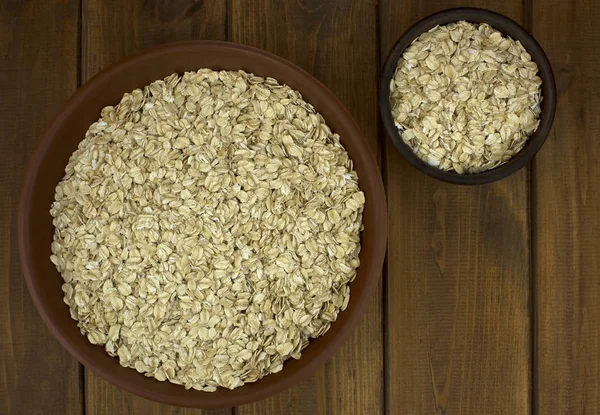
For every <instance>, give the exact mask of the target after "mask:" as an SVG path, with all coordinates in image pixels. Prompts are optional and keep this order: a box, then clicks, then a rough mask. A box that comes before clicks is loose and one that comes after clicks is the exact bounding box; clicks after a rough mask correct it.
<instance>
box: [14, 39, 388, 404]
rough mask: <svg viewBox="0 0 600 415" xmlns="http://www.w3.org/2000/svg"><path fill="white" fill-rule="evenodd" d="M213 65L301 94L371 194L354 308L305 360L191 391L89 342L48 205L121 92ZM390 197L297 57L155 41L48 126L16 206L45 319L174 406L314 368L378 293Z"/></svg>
mask: <svg viewBox="0 0 600 415" xmlns="http://www.w3.org/2000/svg"><path fill="white" fill-rule="evenodd" d="M202 67H207V68H212V69H229V70H237V69H244V70H246V71H248V72H253V73H255V74H256V75H260V76H271V77H274V78H276V79H278V80H279V81H280V82H283V83H286V84H288V85H290V86H291V87H292V88H294V89H297V90H298V91H300V92H301V93H302V95H303V96H304V98H305V99H306V100H307V101H308V102H310V103H312V104H313V105H314V106H315V108H316V109H317V110H318V111H319V112H320V113H321V114H322V115H323V117H324V118H325V120H326V121H327V123H328V124H329V126H330V127H331V128H332V130H333V131H336V132H337V133H339V134H340V136H341V140H342V143H343V145H344V146H345V148H346V149H347V151H348V153H349V154H350V156H351V157H352V159H353V160H354V167H355V169H356V171H357V173H358V176H359V180H360V187H361V189H362V190H363V191H364V193H365V195H366V207H365V211H364V231H363V232H362V252H361V254H360V260H361V265H360V268H359V270H358V275H357V277H356V279H355V280H354V282H352V284H351V290H350V291H351V298H350V302H349V304H348V308H347V309H346V310H345V311H343V312H342V313H340V315H339V318H338V319H337V320H336V321H335V322H334V323H333V324H332V326H331V329H330V330H329V331H328V332H327V333H326V334H325V335H324V336H322V337H320V338H318V339H315V340H313V341H312V342H311V343H310V345H309V346H308V347H307V348H306V349H305V351H304V352H303V354H302V357H301V358H300V359H299V360H293V359H291V360H288V361H287V362H286V363H285V364H284V368H283V370H282V371H281V372H279V373H276V374H272V375H269V376H266V377H264V378H262V379H260V380H259V381H257V382H254V383H250V384H247V385H244V386H242V387H240V388H237V389H234V390H227V389H219V390H217V391H216V392H212V393H210V392H199V391H195V390H186V389H185V388H184V387H182V386H178V385H175V384H171V383H169V382H160V381H158V380H155V379H153V378H148V377H145V376H144V375H142V374H140V373H138V372H137V371H136V370H133V369H129V368H123V367H121V366H120V365H119V362H118V359H116V358H112V357H110V356H109V355H108V354H107V353H106V352H105V351H104V349H103V347H101V346H94V345H92V344H91V343H90V342H89V341H88V340H87V338H86V337H84V336H83V335H82V334H81V333H80V331H79V329H78V328H77V323H76V322H75V321H74V320H72V319H71V317H70V315H69V310H68V307H67V306H66V305H65V304H64V303H63V293H62V290H61V284H62V278H61V276H60V274H59V273H58V272H57V271H56V269H55V267H54V265H53V264H52V263H51V262H50V259H49V257H50V243H51V241H52V235H53V232H54V227H53V225H52V220H51V219H52V218H51V216H50V214H49V210H50V205H51V203H52V201H53V200H54V188H55V186H56V185H57V183H58V182H59V181H60V180H61V178H62V177H63V175H64V168H65V166H66V164H67V161H68V159H69V156H70V155H71V153H73V151H74V150H75V149H76V148H77V145H78V143H79V142H80V141H81V140H82V138H83V137H84V134H85V132H86V130H87V129H88V127H89V126H90V124H92V123H93V122H94V121H96V120H97V119H98V117H99V114H100V110H101V109H102V108H103V107H104V106H106V105H109V104H110V105H114V104H116V103H118V102H119V100H120V98H121V97H122V95H123V93H125V92H130V91H132V90H133V89H135V88H140V87H143V86H145V85H148V84H149V83H151V82H152V81H154V80H156V79H161V78H164V77H165V76H168V75H169V74H171V73H174V72H179V73H182V72H184V71H190V70H197V69H199V68H202ZM386 227H387V220H386V200H385V193H384V189H383V183H382V180H381V177H380V173H379V169H378V167H377V162H376V160H375V158H374V156H373V154H372V152H371V150H370V149H369V146H368V145H367V142H366V140H365V138H364V137H363V134H362V132H361V131H360V128H359V127H358V125H357V124H356V122H355V121H354V120H353V119H352V116H351V115H350V113H349V112H348V111H347V110H346V109H345V108H344V106H343V105H342V103H341V102H340V101H339V100H338V99H337V98H336V97H335V96H334V95H333V94H332V93H331V92H330V91H329V90H328V89H327V88H325V86H324V85H322V84H321V83H320V82H319V81H317V80H316V79H315V78H313V77H312V76H311V75H309V74H308V73H307V72H305V71H303V70H302V69H300V68H298V67H297V66H295V65H292V64H291V63H289V62H287V61H285V60H284V59H281V58H279V57H277V56H274V55H272V54H269V53H266V52H264V51H261V50H258V49H254V48H251V47H247V46H241V45H237V44H233V43H227V42H216V41H192V42H182V43H174V44H169V45H164V46H160V47H157V48H153V49H150V50H147V51H144V52H142V53H139V54H137V55H134V56H132V57H130V58H128V59H126V60H124V61H123V62H121V63H119V64H117V65H113V66H111V67H109V68H107V69H105V70H104V71H102V72H101V73H99V74H98V75H96V76H95V77H94V78H93V79H91V80H90V81H89V82H87V83H86V84H85V85H84V86H83V87H81V88H80V89H79V90H78V91H77V92H76V93H75V94H74V95H73V97H72V98H71V99H70V100H69V101H68V103H67V104H66V106H65V107H64V108H63V109H62V111H61V112H60V113H59V114H58V116H57V117H56V119H55V120H54V122H53V123H52V124H51V125H50V127H49V128H48V130H47V131H46V133H45V134H44V136H43V137H42V140H41V143H40V144H39V147H38V149H37V151H36V153H35V155H34V156H33V159H32V160H31V163H30V165H29V168H28V170H27V174H26V178H25V184H24V187H23V192H22V195H21V203H20V209H19V224H18V228H19V248H20V253H21V264H22V267H23V271H24V275H25V280H26V282H27V286H28V287H29V292H30V293H31V296H32V298H33V301H34V303H35V305H36V307H37V309H38V311H39V313H40V314H41V316H42V318H43V319H44V321H45V322H46V324H47V325H48V327H49V328H50V330H51V331H52V333H54V335H55V336H56V338H57V339H58V340H59V341H60V342H61V343H62V345H63V346H64V347H65V348H66V349H67V350H68V351H69V352H70V353H71V354H72V355H73V356H74V357H75V358H76V359H77V360H79V361H80V362H81V363H83V364H84V365H85V366H86V367H87V368H89V369H91V370H92V371H93V372H94V373H96V374H97V375H99V376H101V377H103V378H104V379H106V380H108V381H109V382H112V383H114V384H115V385H117V386H119V387H121V388H123V389H125V390H127V391H129V392H132V393H135V394H137V395H140V396H143V397H145V398H148V399H152V400H156V401H159V402H163V403H166V404H171V405H179V406H189V407H225V406H233V405H240V404H245V403H249V402H252V401H257V400H259V399H263V398H266V397H268V396H270V395H273V394H276V393H278V392H280V391H282V390H284V389H286V388H289V387H290V386H292V385H293V384H295V383H297V382H299V381H300V380H302V379H304V378H306V377H308V376H310V375H311V374H312V373H314V372H315V371H316V370H317V369H318V368H319V367H320V366H321V365H323V364H324V363H325V361H326V360H327V359H328V358H329V357H331V356H332V355H333V354H334V352H335V351H336V350H337V349H338V348H339V347H340V345H341V344H342V343H343V342H344V340H345V339H347V338H348V336H349V335H350V333H351V332H352V329H353V328H354V327H355V326H356V324H357V322H358V321H359V319H360V317H361V316H362V315H363V314H364V312H365V309H366V307H367V303H368V301H369V299H370V298H371V296H372V294H373V293H374V292H375V290H376V287H377V284H378V281H379V276H380V273H381V269H382V265H383V257H384V254H385V248H386V236H387V229H386Z"/></svg>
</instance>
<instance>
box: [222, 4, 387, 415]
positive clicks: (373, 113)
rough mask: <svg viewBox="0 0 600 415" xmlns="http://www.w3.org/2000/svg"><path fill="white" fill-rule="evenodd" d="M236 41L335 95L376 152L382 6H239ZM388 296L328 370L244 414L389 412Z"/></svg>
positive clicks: (234, 6)
mask: <svg viewBox="0 0 600 415" xmlns="http://www.w3.org/2000/svg"><path fill="white" fill-rule="evenodd" d="M231 15H232V27H231V39H230V40H233V41H235V42H240V43H244V44H248V45H251V46H255V47H260V48H262V49H265V50H268V51H270V52H273V53H276V54H278V55H279V56H282V57H284V58H286V59H289V60H290V61H291V62H293V63H295V64H297V65H299V66H301V67H302V68H304V69H306V70H307V71H309V72H311V73H312V74H313V75H315V76H316V77H317V78H318V79H319V80H320V81H322V82H323V83H324V84H325V85H326V86H327V87H329V88H330V89H331V90H332V91H333V92H334V93H335V94H336V95H337V96H338V97H339V98H340V99H341V100H342V101H343V102H344V104H345V105H346V107H347V108H348V109H349V110H350V111H351V113H352V114H353V115H354V117H355V119H356V120H357V121H358V123H359V124H360V126H361V127H362V129H363V131H364V132H365V134H366V136H367V137H368V138H369V139H370V143H371V145H372V148H373V150H374V151H377V119H378V114H377V90H376V83H377V59H378V56H377V39H376V34H377V32H376V20H377V16H376V1H374V0H356V1H316V0H313V1H307V0H304V1H284V2H281V1H278V0H252V1H246V0H237V1H233V2H232V10H231ZM380 292H381V291H379V294H378V295H377V298H375V299H374V300H373V301H372V302H371V304H370V307H369V310H368V313H367V315H366V317H365V318H364V319H363V321H362V323H361V324H360V326H359V327H358V328H357V329H356V331H355V333H354V334H353V336H352V337H351V338H350V339H349V340H348V341H347V342H346V344H345V345H344V346H343V347H342V349H341V350H340V351H339V352H338V353H337V354H336V355H335V357H334V358H333V359H331V360H330V361H329V362H328V363H327V365H326V366H325V368H324V369H322V370H320V371H319V372H318V373H317V374H316V375H315V376H313V377H312V378H310V379H308V380H306V381H304V382H302V383H301V384H300V385H298V386H296V387H294V388H292V389H290V390H288V391H285V392H283V393H281V394H279V395H277V396H275V397H273V398H270V399H267V400H264V401H262V402H259V403H256V404H252V405H245V406H242V407H238V408H236V413H239V414H261V415H263V414H285V413H290V414H313V413H318V414H324V413H331V414H334V413H341V414H377V413H381V412H382V411H383V352H382V349H383V346H382V332H381V327H382V323H381V314H382V313H381V294H380Z"/></svg>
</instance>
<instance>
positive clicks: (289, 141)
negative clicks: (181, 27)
mask: <svg viewBox="0 0 600 415" xmlns="http://www.w3.org/2000/svg"><path fill="white" fill-rule="evenodd" d="M364 204H365V196H364V194H363V192H362V191H361V190H360V188H359V186H358V177H357V174H356V172H355V171H354V169H353V163H352V160H351V159H350V158H349V156H348V154H347V152H346V150H345V149H344V147H343V146H342V145H341V143H340V138H339V136H338V135H337V134H335V133H333V132H332V131H331V130H330V128H329V127H328V126H327V124H326V123H325V121H324V119H323V117H322V116H321V115H320V114H319V113H317V112H316V111H315V109H314V108H313V106H312V105H311V104H309V103H307V102H305V101H304V100H303V99H302V96H301V95H300V94H299V93H298V92H297V91H295V90H293V89H291V88H290V87H288V86H286V85H281V84H279V83H278V82H277V81H276V80H275V79H273V78H262V77H258V76H254V75H252V74H249V73H246V72H243V71H238V72H233V71H219V72H217V71H213V70H210V69H201V70H199V71H197V72H186V73H185V74H183V76H180V75H178V74H173V75H171V76H169V77H167V78H165V79H164V80H159V81H156V82H153V83H152V84H151V85H149V86H147V87H146V88H144V89H139V90H135V91H133V92H132V93H127V94H125V95H124V96H123V99H122V100H121V102H120V103H119V104H118V105H116V106H114V107H113V106H109V107H106V108H104V109H103V110H102V112H101V118H100V119H99V120H98V121H97V122H95V123H94V124H92V125H91V127H90V128H89V130H88V131H87V133H86V136H85V139H84V140H83V141H82V142H81V143H80V145H79V148H78V149H77V150H76V151H75V152H74V153H73V155H72V156H71V158H70V160H69V163H68V165H67V167H66V175H65V177H64V178H63V180H62V181H61V182H60V183H59V184H58V186H57V187H56V194H55V201H54V203H53V205H52V209H51V214H52V216H53V218H54V220H53V224H54V226H55V233H54V242H53V243H52V253H53V254H52V257H51V260H52V262H53V263H54V264H55V265H56V267H57V269H58V271H59V272H60V273H61V275H62V277H63V279H64V284H63V287H62V288H63V291H64V301H65V303H66V304H68V305H69V307H70V311H71V316H72V317H73V318H74V319H75V320H77V322H78V326H79V328H80V330H81V332H82V333H83V334H84V335H86V336H87V338H88V339H89V341H90V342H91V343H93V344H97V345H101V346H103V347H104V348H105V349H106V351H107V352H108V354H110V355H111V356H115V357H117V358H118V359H119V362H120V363H121V365H123V366H125V367H130V368H134V369H136V370H137V371H138V372H141V373H144V374H145V375H146V376H152V377H154V378H156V379H158V380H161V381H164V380H168V381H170V382H173V383H176V384H180V385H184V386H185V387H186V388H194V389H198V390H203V391H214V390H216V388H217V387H225V388H229V389H234V388H236V387H239V386H241V385H243V384H244V383H247V382H253V381H256V380H257V379H260V378H261V377H263V376H266V375H268V374H269V373H275V372H278V371H280V370H281V369H282V366H283V363H284V361H285V360H286V359H288V358H290V357H292V358H295V359H298V358H300V355H301V353H302V350H303V349H304V348H305V347H306V346H307V345H308V343H309V341H310V339H312V338H316V337H319V336H321V335H323V334H324V333H325V332H326V331H327V330H328V329H329V327H330V326H331V324H332V322H333V321H335V320H336V318H337V316H338V314H339V313H340V311H342V310H344V309H345V308H346V306H347V304H348V301H349V296H350V289H349V285H348V284H349V283H350V282H351V281H352V280H353V279H354V278H355V276H356V272H357V268H358V266H359V252H360V231H361V230H362V212H363V207H364Z"/></svg>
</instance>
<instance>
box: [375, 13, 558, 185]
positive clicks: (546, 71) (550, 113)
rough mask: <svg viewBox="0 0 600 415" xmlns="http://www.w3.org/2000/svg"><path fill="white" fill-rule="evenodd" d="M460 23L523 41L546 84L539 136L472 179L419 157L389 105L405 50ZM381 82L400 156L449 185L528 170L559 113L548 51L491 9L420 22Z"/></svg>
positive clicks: (399, 44) (383, 111)
mask: <svg viewBox="0 0 600 415" xmlns="http://www.w3.org/2000/svg"><path fill="white" fill-rule="evenodd" d="M459 20H466V21H469V22H473V23H484V22H485V23H489V24H490V25H491V26H492V27H494V28H495V29H496V30H499V31H501V32H503V33H504V34H505V35H509V36H511V37H513V38H514V39H515V40H520V41H521V43H523V44H524V46H525V48H526V49H527V51H528V52H529V53H530V54H531V55H532V60H534V61H535V62H536V63H537V64H538V67H539V74H538V75H539V76H540V77H541V78H542V80H543V83H542V96H543V101H542V117H541V121H540V125H539V127H538V129H537V130H536V131H535V133H534V134H533V135H532V136H531V137H529V139H528V142H527V143H526V145H525V147H524V148H523V149H522V150H521V151H519V152H518V153H517V154H516V155H515V156H514V157H513V158H512V159H511V160H509V161H508V162H507V163H505V164H503V165H501V166H499V167H496V168H494V169H491V170H487V171H484V172H481V173H477V174H470V175H466V174H463V175H460V174H458V173H453V172H447V171H443V170H440V169H438V168H436V167H433V166H430V165H429V164H427V163H426V162H425V161H423V160H421V159H420V158H419V157H417V156H416V155H415V154H414V153H413V151H412V150H411V149H410V148H409V147H408V146H407V145H406V144H405V143H404V141H403V140H402V138H401V137H400V134H399V132H398V129H397V128H396V125H395V124H394V120H393V118H392V111H391V105H390V102H389V95H390V81H391V80H392V78H393V76H394V73H395V70H396V65H397V63H398V61H399V59H400V57H401V56H402V53H403V52H404V50H405V49H406V48H407V47H408V46H409V45H410V44H411V43H412V42H413V40H414V39H416V38H417V37H419V36H420V35H421V34H422V33H424V32H426V31H428V30H430V29H431V28H432V27H435V26H437V25H443V24H448V23H452V22H456V21H459ZM494 22H495V23H498V24H499V25H501V26H505V27H509V28H510V31H511V33H506V32H504V31H503V30H502V29H500V27H496V25H495V24H494ZM514 34H517V35H514ZM534 56H535V59H534ZM380 79H381V83H380V87H379V110H380V115H381V119H382V121H383V125H384V128H385V130H386V132H387V135H388V137H390V139H391V141H392V142H393V143H394V146H395V147H396V149H397V150H398V152H400V154H402V156H403V157H404V158H405V159H406V160H407V161H408V162H409V163H410V164H412V165H413V166H414V167H416V168H417V169H418V170H420V171H422V172H424V173H426V174H427V175H429V176H432V177H435V178H436V179H438V180H442V181H445V182H448V183H454V184H461V185H473V184H485V183H491V182H494V181H496V180H500V179H503V178H505V177H507V176H509V175H511V174H513V173H515V172H516V171H518V170H519V169H521V168H522V167H524V166H525V165H526V164H527V163H528V162H529V161H530V160H531V159H532V158H533V157H534V156H535V155H536V153H537V152H538V151H539V149H540V148H541V147H542V145H543V144H544V142H545V141H546V138H547V137H548V135H549V133H550V129H551V128H552V123H553V121H554V115H555V111H556V83H555V80H554V73H553V71H552V66H551V65H550V61H549V60H548V57H547V56H546V54H545V52H544V50H543V49H542V47H541V46H540V44H539V43H538V42H537V40H535V38H534V37H533V35H531V34H530V33H529V32H528V31H527V30H526V29H525V28H524V27H522V26H521V25H520V24H518V23H517V22H515V21H514V20H512V19H511V18H509V17H507V16H504V15H502V14H500V13H496V12H494V11H491V10H487V9H481V8H477V7H457V8H451V9H445V10H441V11H438V12H436V13H433V14H431V15H429V16H426V17H424V18H423V19H421V20H419V21H418V22H417V23H415V24H413V25H412V26H411V27H410V28H409V29H408V30H406V31H405V32H404V33H403V34H402V35H401V36H400V38H399V39H398V40H397V41H396V43H395V44H394V46H393V47H392V48H391V50H390V52H389V53H388V56H387V58H386V60H385V64H384V67H383V71H382V73H381V78H380Z"/></svg>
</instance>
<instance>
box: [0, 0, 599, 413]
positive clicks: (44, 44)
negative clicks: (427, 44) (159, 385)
mask: <svg viewBox="0 0 600 415" xmlns="http://www.w3.org/2000/svg"><path fill="white" fill-rule="evenodd" d="M464 5H471V6H480V7H485V8H489V9H492V10H496V11H498V12H500V13H503V14H505V15H507V16H509V17H511V18H513V19H515V20H516V21H517V22H520V23H521V24H522V25H524V26H525V27H526V28H527V29H528V30H529V31H531V32H532V33H533V34H534V35H535V36H536V38H537V39H538V41H539V42H540V43H541V45H542V47H543V48H544V49H545V50H546V52H547V54H548V57H549V58H550V61H551V63H552V65H553V67H554V71H555V75H556V78H557V86H558V110H557V116H556V120H555V123H554V128H553V131H552V133H551V135H550V137H549V138H548V141H547V142H546V144H545V145H544V147H543V148H542V150H541V151H540V153H539V155H538V156H537V157H536V158H535V160H534V161H533V162H532V163H530V165H529V166H527V167H526V168H524V169H522V170H521V171H519V172H518V173H517V174H515V175H513V176H512V177H509V178H507V179H505V180H502V181H500V182H498V183H494V184H490V185H484V186H478V187H459V186H453V185H448V184H444V183H440V182H438V181H435V180H434V179H430V178H428V177H426V176H424V175H422V174H421V173H419V172H418V171H417V170H415V169H414V168H412V167H411V166H410V165H409V164H408V163H407V162H405V161H404V160H403V159H402V158H401V157H400V156H399V154H398V153H397V152H396V151H395V150H394V148H393V146H392V144H391V142H390V141H389V140H387V138H386V137H385V134H384V132H383V130H382V128H381V127H380V124H379V119H378V112H377V111H378V109H377V87H378V86H377V82H378V72H379V69H380V66H381V63H382V62H383V59H384V58H385V56H386V54H387V52H388V51H389V49H390V47H391V46H392V44H393V43H394V42H395V40H396V39H397V38H398V37H399V36H400V35H401V34H402V32H404V31H405V30H406V29H407V28H408V27H409V26H410V25H411V24H412V23H414V22H416V21H417V20H418V19H420V18H422V17H424V16H426V15H428V14H430V13H432V12H434V11H437V10H441V9H444V8H448V7H455V6H464ZM598 18H600V2H597V1H594V0H587V1H585V0H568V1H567V0H524V1H522V0H514V1H513V0H505V1H501V2H498V1H495V0H480V1H475V0H472V1H467V2H464V1H458V0H442V1H434V0H428V1H412V0H379V1H377V0H337V1H336V0H327V1H325V0H323V1H322V0H211V1H209V0H205V1H193V0H175V1H167V0H132V1H120V0H56V1H47V0H21V1H18V0H0V235H1V237H2V243H1V244H0V317H1V318H0V413H2V414H4V413H6V414H30V413H36V414H37V413H39V414H133V413H136V414H137V413H140V414H187V415H189V414H205V415H208V414H210V415H225V414H233V413H237V414H257V415H258V414H272V415H275V414H311V415H312V414H368V415H370V414H378V413H388V414H436V413H440V414H441V413H448V414H455V413H456V414H457V413H472V414H527V413H536V414H553V413H556V414H565V413H568V414H571V413H572V414H598V413H600V259H599V258H600V236H599V235H600V219H599V216H598V215H599V209H600V208H599V206H600V141H599V139H598V137H597V134H598V131H600V75H599V73H598V68H599V67H600V59H599V58H598V53H597V50H598V49H599V48H600V29H598V27H597V20H598ZM189 39H221V40H231V41H234V42H239V43H244V44H248V45H252V46H256V47H260V48H262V49H265V50H268V51H270V52H273V53H276V54H278V55H280V56H282V57H284V58H286V59H288V60H290V61H292V62H293V63H295V64H297V65H299V66H301V67H302V68H304V69H306V70H307V71H309V72H311V73H312V74H314V75H315V76H316V77H317V78H318V79H319V80H321V81H322V82H323V83H324V84H325V85H327V86H328V87H329V88H330V89H331V90H332V91H333V92H334V93H335V94H336V95H337V96H338V97H339V98H340V99H341V100H342V101H343V102H344V104H345V105H346V106H347V108H348V109H349V110H350V111H351V113H352V114H353V115H354V117H355V118H356V120H357V121H358V123H359V124H360V126H361V127H362V129H363V131H364V132H365V135H366V136H367V138H368V139H369V142H370V144H371V148H372V149H373V152H374V153H376V154H377V157H378V159H379V160H380V161H381V166H382V174H383V176H384V178H385V182H386V188H387V196H388V204H389V221H390V227H389V234H390V236H389V244H388V257H387V263H386V266H385V268H384V270H383V279H382V284H381V289H380V290H379V291H378V293H377V295H376V296H375V297H374V298H373V300H372V302H371V304H370V307H369V309H368V312H367V314H366V316H365V317H364V318H363V320H362V322H361V324H360V325H359V327H358V328H357V329H356V331H355V332H354V334H353V336H351V338H350V339H349V340H348V341H347V342H346V343H345V344H344V346H343V347H342V348H341V349H340V351H339V352H338V353H337V354H336V355H335V357H334V358H332V359H331V360H330V361H329V362H328V363H327V364H326V365H325V367H323V368H322V369H320V370H319V371H318V372H317V373H316V374H315V375H314V376H313V377H311V378H309V379H307V380H306V381H304V382H302V383H301V384H299V385H297V386H296V387H294V388H292V389H290V390H288V391H285V392H283V393H281V394H279V395H277V396H274V397H272V398H269V399H266V400H264V401H261V402H258V403H255V404H251V405H246V406H242V407H237V408H226V409H223V410H211V411H202V410H192V409H182V408H176V407H171V406H166V405H161V404H158V403H154V402H151V401H148V400H146V399H143V398H140V397H137V396H135V395H132V394H129V393H127V392H124V391H122V390H120V389H118V388H117V387H115V386H113V385H111V384H109V383H107V382H106V381H104V380H102V379H100V378H98V377H97V376H95V375H94V374H93V373H91V372H90V371H88V370H86V369H84V368H83V367H82V366H81V365H80V364H79V363H77V362H76V361H75V360H74V359H73V358H72V357H71V356H70V355H69V354H68V353H67V352H65V351H64V350H63V348H62V347H61V346H60V345H59V344H58V342H57V341H56V340H55V339H54V338H53V337H52V335H51V334H50V332H49V331H48V330H47V329H46V327H45V326H44V324H43V322H42V320H41V318H40V317H39V315H38V314H37V311H36V310H35V309H34V307H33V304H32V302H31V299H30V297H29V294H28V293H27V289H26V287H25V286H24V283H23V280H22V277H21V269H20V266H19V258H18V251H17V247H16V223H15V218H16V214H17V201H18V196H19V189H20V186H21V182H22V175H23V171H24V166H25V164H26V162H27V159H28V158H29V156H30V155H31V153H32V151H33V149H34V148H35V145H36V143H37V140H38V137H39V136H40V134H41V132H42V131H43V129H44V128H45V126H46V125H47V124H48V123H49V122H50V120H51V119H52V117H53V116H54V115H56V113H57V112H58V111H59V109H60V107H61V105H63V104H64V103H65V101H66V100H67V99H68V97H69V96H70V94H72V93H73V91H74V90H75V89H76V88H77V87H78V86H79V85H80V84H81V83H82V82H85V81H86V80H87V79H89V78H90V77H91V76H93V75H94V74H96V73H97V72H98V71H100V70H101V69H102V68H104V67H105V66H107V65H108V64H110V63H113V62H116V61H118V60H119V59H121V58H123V57H124V56H126V55H128V54H131V53H133V52H135V51H137V50H140V49H143V48H146V47H150V46H154V45H158V44H162V43H167V42H171V41H176V40H189Z"/></svg>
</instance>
